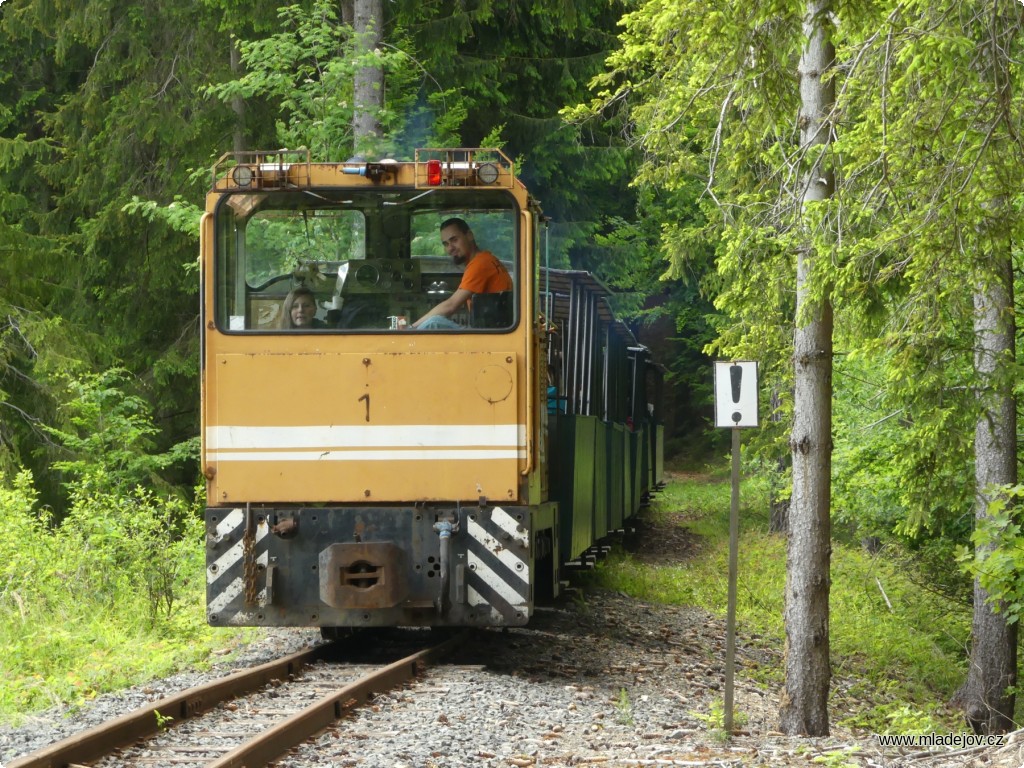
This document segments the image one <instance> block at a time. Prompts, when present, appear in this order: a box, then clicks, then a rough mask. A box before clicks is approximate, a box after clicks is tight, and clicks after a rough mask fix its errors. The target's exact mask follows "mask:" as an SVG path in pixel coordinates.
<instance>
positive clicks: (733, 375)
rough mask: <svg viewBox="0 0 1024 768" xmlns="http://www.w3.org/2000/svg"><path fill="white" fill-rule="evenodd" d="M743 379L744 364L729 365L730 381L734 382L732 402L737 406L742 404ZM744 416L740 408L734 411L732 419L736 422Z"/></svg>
mask: <svg viewBox="0 0 1024 768" xmlns="http://www.w3.org/2000/svg"><path fill="white" fill-rule="evenodd" d="M742 380H743V366H742V365H731V366H729V381H730V383H731V384H732V404H733V406H735V407H739V404H740V382H741V381H742ZM742 418H743V414H742V413H740V412H739V411H738V410H737V411H733V412H732V420H733V422H735V423H736V424H739V423H740V419H742Z"/></svg>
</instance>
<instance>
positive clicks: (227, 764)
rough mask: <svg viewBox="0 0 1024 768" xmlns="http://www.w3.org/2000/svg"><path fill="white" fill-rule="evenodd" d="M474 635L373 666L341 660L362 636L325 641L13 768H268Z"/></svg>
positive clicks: (419, 647) (148, 708)
mask: <svg viewBox="0 0 1024 768" xmlns="http://www.w3.org/2000/svg"><path fill="white" fill-rule="evenodd" d="M357 638H358V636H357ZM464 638H465V634H459V635H456V636H454V637H449V638H447V639H445V640H443V641H441V642H437V640H436V638H433V642H429V641H425V640H423V639H422V638H421V639H419V640H417V641H414V645H415V650H413V651H412V652H410V648H409V643H410V641H409V640H408V639H406V640H405V641H404V647H402V648H401V650H398V649H395V648H393V647H392V649H391V650H390V653H389V655H390V656H391V657H395V658H394V660H388V661H386V662H381V661H374V662H372V663H369V662H367V663H357V662H352V661H344V662H341V661H340V659H341V658H342V657H344V656H347V655H349V654H348V653H346V649H347V650H350V651H351V650H357V649H355V647H354V643H356V642H358V640H356V639H349V640H346V641H339V642H336V643H331V644H327V645H322V646H318V647H316V648H311V649H309V650H306V651H301V652H299V653H294V654H291V655H290V656H286V657H284V658H281V659H278V660H277V661H273V662H269V663H267V664H262V665H260V666H257V667H252V668H250V669H245V670H241V671H239V672H235V673H234V674H232V675H229V676H227V677H224V678H222V679H220V680H216V681H214V682H211V683H206V684H205V685H201V686H198V687H195V688H190V689H188V690H185V691H182V692H180V693H178V694H176V695H174V696H170V697H167V698H164V699H161V700H159V701H155V702H152V703H150V704H146V705H145V706H142V707H139V708H138V709H136V710H135V711H133V712H130V713H129V714H126V715H123V716H121V717H118V718H116V719H113V720H110V721H108V722H106V723H103V724H101V725H98V726H95V727H93V728H90V729H88V730H86V731H82V732H81V733H78V734H75V735H73V736H70V737H68V738H66V739H63V740H62V741H59V742H56V743H55V744H51V745H50V746H48V747H45V748H43V749H40V750H38V751H36V752H33V753H31V754H29V755H25V756H24V757H21V758H18V759H17V760H14V761H13V762H11V763H8V765H7V768H84V767H85V766H93V767H94V768H115V767H116V768H124V767H125V766H139V768H154V767H156V768H167V767H173V768H190V766H203V768H240V767H241V766H245V768H254V766H262V765H266V764H268V763H269V762H271V761H272V760H274V759H276V758H279V757H281V756H282V755H284V754H285V753H286V752H287V751H288V750H289V749H291V748H292V747H294V746H296V745H298V744H300V743H302V742H303V741H305V740H306V739H308V738H310V737H311V736H313V735H314V734H316V733H318V732H319V731H321V730H323V729H324V728H326V727H327V726H329V725H330V724H331V723H333V722H334V721H335V720H338V719H340V718H341V717H344V716H345V715H346V714H347V713H348V712H349V711H350V710H352V709H353V708H354V707H357V706H359V705H360V704H363V703H365V702H366V701H367V700H369V699H370V698H372V697H373V696H374V695H375V694H378V693H382V692H384V691H386V690H389V689H391V688H394V687H396V686H398V685H401V684H402V683H404V682H406V681H407V680H410V679H411V678H412V677H414V676H415V675H416V674H417V673H418V672H419V671H420V670H421V669H422V668H423V667H424V666H425V665H426V664H428V663H430V662H431V661H434V660H436V659H438V658H440V657H441V656H443V655H444V654H446V653H448V652H449V651H450V650H452V649H453V648H455V647H457V646H458V644H459V643H461V642H462V641H463V639H464ZM375 642H376V641H375ZM374 651H375V654H379V653H380V650H379V649H377V648H375V649H374ZM385 653H388V651H385ZM398 656H401V657H400V658H398Z"/></svg>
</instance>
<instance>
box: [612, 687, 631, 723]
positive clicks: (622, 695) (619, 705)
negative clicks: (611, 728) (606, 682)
mask: <svg viewBox="0 0 1024 768" xmlns="http://www.w3.org/2000/svg"><path fill="white" fill-rule="evenodd" d="M615 710H616V712H617V714H616V719H617V720H618V721H619V724H621V725H632V724H633V702H632V701H630V700H629V691H627V690H626V689H625V688H619V698H618V699H616V700H615Z"/></svg>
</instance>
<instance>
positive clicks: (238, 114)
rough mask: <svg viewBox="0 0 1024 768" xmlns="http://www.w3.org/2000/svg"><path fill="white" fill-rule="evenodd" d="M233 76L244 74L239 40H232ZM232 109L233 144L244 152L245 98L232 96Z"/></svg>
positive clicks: (236, 148)
mask: <svg viewBox="0 0 1024 768" xmlns="http://www.w3.org/2000/svg"><path fill="white" fill-rule="evenodd" d="M231 76H232V77H233V78H235V79H236V80H237V79H238V78H240V77H241V76H242V57H241V54H240V53H239V51H238V40H232V41H231ZM231 111H232V112H234V113H235V129H234V131H232V145H233V148H234V150H235V152H244V151H245V149H246V147H245V99H243V98H242V97H241V96H232V97H231Z"/></svg>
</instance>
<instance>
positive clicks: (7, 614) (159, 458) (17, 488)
mask: <svg viewBox="0 0 1024 768" xmlns="http://www.w3.org/2000/svg"><path fill="white" fill-rule="evenodd" d="M129 383H130V382H129V381H128V378H127V376H126V374H124V372H119V371H114V372H111V373H109V374H107V375H101V376H93V377H83V378H81V379H79V380H73V381H70V383H69V386H68V391H69V392H70V393H71V399H70V400H69V401H68V402H67V403H66V404H65V406H64V407H65V409H66V413H65V416H66V418H67V423H68V424H69V426H68V427H67V428H65V429H63V430H59V429H51V430H50V432H51V434H52V435H54V436H55V437H57V438H58V439H60V440H61V443H62V447H63V449H64V450H65V455H66V456H68V457H69V458H68V459H67V460H66V461H62V462H60V467H59V468H60V469H61V470H62V471H63V472H64V473H65V477H66V482H65V490H66V494H67V499H68V502H67V506H66V508H64V509H62V510H60V513H59V514H55V513H54V512H53V511H51V510H50V509H48V508H45V507H42V506H40V504H39V496H38V493H37V492H36V490H35V488H34V487H33V478H32V475H31V474H30V473H29V472H27V471H23V472H20V473H19V474H17V475H16V476H14V477H3V476H0V519H3V520H4V522H5V523H6V530H5V535H4V536H2V537H0V647H2V648H3V649H4V652H3V654H0V673H2V676H0V718H3V719H16V718H17V717H18V716H19V715H24V714H28V713H31V712H34V711H37V710H39V709H42V708H44V707H48V706H51V705H54V704H69V703H70V704H72V705H73V704H75V703H77V702H80V701H82V700H84V699H88V698H90V697H92V696H94V695H96V694H97V693H99V692H102V691H107V690H114V689H117V688H122V687H124V686H126V685H130V684H132V683H136V682H139V681H142V680H145V679H148V678H151V677H153V676H156V675H161V674H167V673H169V672H171V671H173V670H175V669H180V668H181V667H183V666H185V665H188V664H193V663H196V662H197V661H200V660H201V659H203V658H204V657H205V656H206V655H207V654H208V652H209V649H210V647H211V646H212V645H214V644H215V643H216V644H222V643H223V641H224V633H223V632H220V633H217V632H216V631H215V630H212V629H211V628H210V627H208V626H207V625H206V622H205V612H204V598H205V594H204V591H205V584H204V579H203V574H204V573H205V564H204V561H203V559H204V554H203V523H202V515H201V497H202V494H201V493H199V492H195V493H191V494H187V493H185V492H183V491H181V490H175V489H174V488H172V487H170V486H169V485H168V484H166V483H162V482H159V481H158V479H156V478H155V472H156V471H157V470H159V469H160V468H162V467H167V466H170V465H171V464H172V463H174V462H175V461H177V460H178V459H179V458H180V457H181V456H183V455H185V454H186V453H187V452H188V451H189V450H190V449H189V447H188V446H187V445H183V446H177V447H175V448H174V449H172V450H171V451H169V452H167V453H164V454H158V455H155V454H151V453H150V451H151V450H153V442H152V436H153V434H154V428H153V426H152V420H151V418H150V414H149V412H148V408H147V406H146V404H145V402H144V401H143V400H142V399H141V398H139V397H137V396H133V395H130V394H127V393H126V391H125V390H126V388H127V387H128V385H129ZM149 488H157V489H159V490H157V491H153V490H147V489H149ZM192 499H195V500H192ZM218 635H219V643H218V642H217V638H218Z"/></svg>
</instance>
